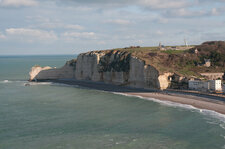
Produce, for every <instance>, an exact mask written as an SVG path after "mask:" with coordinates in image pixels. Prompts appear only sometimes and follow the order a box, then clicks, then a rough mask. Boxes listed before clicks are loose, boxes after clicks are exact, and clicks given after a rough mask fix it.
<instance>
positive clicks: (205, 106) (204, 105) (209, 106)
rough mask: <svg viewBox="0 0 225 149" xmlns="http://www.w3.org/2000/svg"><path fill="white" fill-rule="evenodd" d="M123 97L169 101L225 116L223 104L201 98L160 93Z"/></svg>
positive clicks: (224, 104) (133, 94)
mask: <svg viewBox="0 0 225 149" xmlns="http://www.w3.org/2000/svg"><path fill="white" fill-rule="evenodd" d="M123 94H125V95H130V96H137V97H142V98H154V99H158V100H161V101H169V102H173V103H179V104H183V105H191V106H193V107H195V108H198V109H202V110H211V111H215V112H218V113H220V114H223V115H225V103H224V102H222V101H215V100H214V99H213V100H214V101H212V100H211V99H207V98H206V99H205V98H202V97H200V98H199V97H195V96H190V95H186V96H176V95H175V94H174V95H169V94H167V95H166V94H162V93H137V92H136V93H126V92H125V93H123Z"/></svg>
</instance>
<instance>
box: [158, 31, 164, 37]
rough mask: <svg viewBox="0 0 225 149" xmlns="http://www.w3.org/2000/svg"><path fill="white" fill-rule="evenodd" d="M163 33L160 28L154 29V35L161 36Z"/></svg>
mask: <svg viewBox="0 0 225 149" xmlns="http://www.w3.org/2000/svg"><path fill="white" fill-rule="evenodd" d="M163 34H164V33H163V32H162V31H160V30H158V31H156V35H159V36H161V35H163Z"/></svg>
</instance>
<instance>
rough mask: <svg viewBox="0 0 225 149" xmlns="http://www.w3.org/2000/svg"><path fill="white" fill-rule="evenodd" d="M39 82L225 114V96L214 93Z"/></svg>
mask: <svg viewBox="0 0 225 149" xmlns="http://www.w3.org/2000/svg"><path fill="white" fill-rule="evenodd" d="M39 82H53V83H61V84H67V85H78V86H79V87H84V88H89V89H96V90H102V91H109V92H114V93H118V94H124V95H128V96H137V97H142V98H154V99H157V100H161V101H169V102H174V103H179V104H184V105H191V106H193V107H195V108H199V109H206V110H211V111H215V112H218V113H220V114H223V115H225V98H223V97H217V96H212V95H208V96H207V95H201V94H192V93H188V94H187V93H182V92H177V93H175V92H170V91H160V90H150V89H142V88H132V87H127V86H118V85H113V84H106V83H103V82H93V81H80V80H73V79H62V80H39Z"/></svg>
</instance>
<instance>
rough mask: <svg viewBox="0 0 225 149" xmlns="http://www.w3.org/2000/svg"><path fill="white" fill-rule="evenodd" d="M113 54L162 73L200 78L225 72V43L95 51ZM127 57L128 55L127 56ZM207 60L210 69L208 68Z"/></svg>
mask: <svg viewBox="0 0 225 149" xmlns="http://www.w3.org/2000/svg"><path fill="white" fill-rule="evenodd" d="M94 52H97V53H102V52H103V53H104V54H113V53H116V52H117V53H118V52H123V53H127V54H131V55H132V56H135V57H138V58H139V59H141V60H144V61H145V63H146V64H149V65H152V66H154V67H155V68H157V69H158V70H159V72H160V73H164V72H175V73H177V74H179V75H182V76H186V77H190V76H196V77H200V73H203V72H225V42H224V41H210V42H205V43H203V44H201V45H197V46H190V47H185V46H166V47H164V46H163V47H161V48H159V47H139V46H137V47H135V46H132V47H127V48H118V49H112V50H101V51H94ZM125 55H126V54H125ZM206 60H209V61H210V67H206V66H205V63H206Z"/></svg>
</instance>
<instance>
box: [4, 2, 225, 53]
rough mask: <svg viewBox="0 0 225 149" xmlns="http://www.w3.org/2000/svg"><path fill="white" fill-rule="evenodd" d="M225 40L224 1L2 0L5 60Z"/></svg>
mask: <svg viewBox="0 0 225 149" xmlns="http://www.w3.org/2000/svg"><path fill="white" fill-rule="evenodd" d="M184 39H186V40H187V42H188V44H191V45H195V44H201V43H202V42H205V41H212V40H225V0H0V55H40V54H79V53H82V52H86V51H90V50H91V51H92V50H103V49H112V48H122V47H127V46H158V45H159V42H161V43H162V44H163V45H183V44H184Z"/></svg>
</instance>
